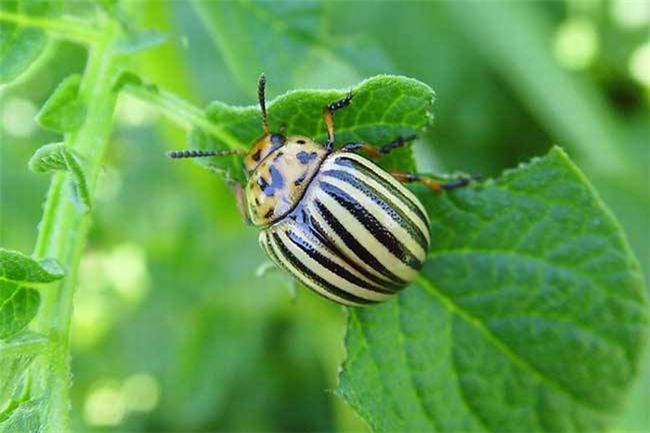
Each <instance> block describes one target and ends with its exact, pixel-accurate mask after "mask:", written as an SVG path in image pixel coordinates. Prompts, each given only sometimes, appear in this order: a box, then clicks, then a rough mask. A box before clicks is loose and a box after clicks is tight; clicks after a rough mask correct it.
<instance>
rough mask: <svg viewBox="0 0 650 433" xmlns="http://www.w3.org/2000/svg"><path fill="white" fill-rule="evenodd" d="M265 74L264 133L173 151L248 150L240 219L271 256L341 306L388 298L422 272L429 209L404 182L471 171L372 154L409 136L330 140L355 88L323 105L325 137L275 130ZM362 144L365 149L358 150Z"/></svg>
mask: <svg viewBox="0 0 650 433" xmlns="http://www.w3.org/2000/svg"><path fill="white" fill-rule="evenodd" d="M265 85H266V79H265V77H264V75H263V74H262V75H261V76H260V79H259V82H258V97H259V106H260V111H261V117H262V127H263V135H262V136H261V137H260V138H259V139H257V140H256V141H255V142H254V144H253V146H252V148H251V149H250V150H249V151H248V152H243V151H237V150H228V151H201V150H184V151H173V152H170V153H169V154H168V155H169V156H170V157H171V158H195V157H211V156H223V155H232V154H241V155H242V156H244V165H245V169H246V173H247V175H248V181H247V184H246V186H245V187H244V188H242V186H241V185H239V184H236V185H234V187H235V193H236V195H237V203H238V204H239V207H240V211H241V212H242V215H243V216H244V218H245V219H246V220H247V221H249V222H250V223H252V224H253V225H255V226H257V227H259V228H260V234H259V243H260V246H261V247H262V249H263V250H264V252H265V253H266V254H267V255H268V257H269V258H270V259H271V260H272V261H273V262H275V264H277V265H278V266H279V267H281V268H283V269H284V270H286V271H287V272H289V273H290V274H291V275H293V276H294V277H295V278H297V279H298V280H299V281H300V282H302V283H303V284H304V285H306V286H307V287H309V288H311V289H312V290H314V291H315V292H316V293H318V294H320V295H322V296H324V297H326V298H328V299H330V300H333V301H335V302H338V303H340V304H345V305H356V306H359V305H367V304H373V303H378V302H381V301H384V300H386V299H388V298H389V297H391V296H392V295H394V294H396V293H397V292H398V291H400V290H401V289H403V288H404V287H405V286H406V285H407V284H408V283H409V282H411V281H412V280H413V279H414V278H415V277H416V276H417V274H418V272H419V271H420V269H421V267H422V265H423V263H424V261H425V259H426V255H427V251H428V248H429V242H430V235H429V217H428V215H427V212H426V210H425V208H424V206H423V205H422V203H421V202H420V200H418V198H417V197H416V196H415V195H414V194H413V193H411V191H409V190H408V189H407V188H405V187H404V186H403V185H402V184H401V183H404V182H421V183H423V184H425V185H427V186H428V187H429V188H431V189H432V190H433V191H435V192H440V191H442V190H445V189H452V188H457V187H460V186H464V185H466V184H467V183H468V182H469V180H470V179H469V178H460V179H458V180H456V181H453V182H450V183H445V184H443V183H440V182H439V181H438V180H435V179H433V178H430V177H423V176H418V175H415V174H409V173H402V172H387V171H385V170H384V169H382V168H381V167H379V166H378V165H377V164H375V163H374V162H372V161H371V160H370V159H369V158H374V159H377V158H379V157H380V156H382V155H385V154H387V153H389V152H391V151H392V150H394V149H397V148H398V147H401V146H403V145H404V144H406V143H407V142H408V141H410V140H412V139H414V138H415V137H414V136H410V137H397V138H396V139H395V140H394V141H393V142H391V143H389V144H387V145H384V146H383V147H379V148H377V147H374V146H371V145H367V144H364V143H348V144H345V145H344V146H342V147H341V148H340V149H338V150H336V149H335V128H334V113H335V112H336V111H337V110H340V109H342V108H344V107H346V106H347V105H349V104H350V102H351V101H352V98H353V94H352V93H351V92H350V93H349V94H348V95H347V96H345V97H344V98H342V99H340V100H338V101H335V102H333V103H331V104H329V105H327V106H326V107H324V109H323V119H324V122H325V127H326V130H327V142H326V143H325V144H324V145H321V144H319V143H316V142H315V141H314V140H313V139H311V138H309V137H303V136H299V135H288V136H285V135H284V134H283V133H272V132H271V131H270V130H269V123H268V119H267V114H266V102H265V101H266V100H265ZM360 150H361V151H363V152H364V153H365V154H366V155H367V156H368V157H369V158H368V157H364V156H361V155H359V154H358V153H357V152H358V151H360Z"/></svg>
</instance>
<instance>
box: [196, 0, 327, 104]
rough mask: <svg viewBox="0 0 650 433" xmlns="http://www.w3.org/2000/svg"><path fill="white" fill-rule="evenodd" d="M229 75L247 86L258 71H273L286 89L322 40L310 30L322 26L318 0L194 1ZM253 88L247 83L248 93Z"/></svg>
mask: <svg viewBox="0 0 650 433" xmlns="http://www.w3.org/2000/svg"><path fill="white" fill-rule="evenodd" d="M192 4H193V6H194V7H195V9H196V11H197V13H198V15H199V17H200V18H201V19H202V21H203V24H204V25H205V26H206V28H207V30H208V32H209V34H210V36H211V37H212V39H213V41H214V43H215V44H216V45H217V47H218V49H219V50H220V51H221V54H222V57H223V60H224V62H225V63H226V65H227V67H228V68H229V69H230V71H231V73H232V75H233V77H234V78H235V79H237V80H238V81H239V83H240V84H241V85H242V86H243V87H244V90H246V89H248V88H247V87H246V86H248V83H254V82H255V80H256V78H257V76H258V75H259V74H260V72H262V71H265V72H267V73H268V74H269V77H275V78H274V79H273V81H272V82H271V83H269V85H270V86H271V87H272V88H273V89H276V88H277V89H288V88H291V87H293V86H294V84H296V76H297V75H302V74H303V73H304V71H303V67H304V66H305V65H306V64H307V62H308V61H310V60H311V58H312V56H313V55H315V54H316V53H317V52H316V50H313V51H312V46H314V45H315V46H320V47H321V53H322V51H323V50H324V47H323V44H322V43H321V41H320V40H319V39H318V38H317V37H316V36H315V32H316V31H318V30H319V29H320V27H321V19H322V15H323V14H322V9H323V7H322V5H321V4H320V3H319V2H313V1H310V2H306V1H295V2H273V3H266V2H259V1H233V2H220V3H215V2H212V1H207V0H196V1H194V2H193V3H192ZM254 93H255V87H254V86H253V87H250V92H249V94H251V95H253V94H254Z"/></svg>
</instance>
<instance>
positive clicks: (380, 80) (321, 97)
mask: <svg viewBox="0 0 650 433" xmlns="http://www.w3.org/2000/svg"><path fill="white" fill-rule="evenodd" d="M254 84H255V83H251V85H254ZM350 90H351V91H352V92H353V94H354V95H355V96H354V98H353V99H352V103H351V104H350V105H349V106H348V107H346V108H344V109H342V110H340V111H338V112H337V113H336V115H335V123H336V138H337V143H338V144H339V145H342V144H344V143H348V142H352V141H354V142H363V143H369V144H372V145H376V146H381V145H384V144H387V143H390V142H391V141H393V140H394V139H395V138H397V137H398V136H404V137H406V136H409V135H412V134H417V133H420V132H422V130H423V129H424V128H426V127H427V126H429V124H430V123H431V120H432V118H433V116H432V114H431V110H432V108H433V101H434V96H435V95H434V92H433V90H432V89H431V88H430V87H429V86H427V85H426V84H424V83H421V82H419V81H417V80H414V79H411V78H405V77H399V76H387V75H381V76H376V77H373V78H370V79H368V80H365V81H363V82H362V83H360V84H359V85H357V86H356V87H354V88H353V89H346V90H295V91H291V92H289V93H286V94H285V95H282V96H279V97H278V98H276V99H274V100H273V101H271V102H270V103H269V104H268V113H269V122H270V125H271V129H272V130H274V131H277V130H279V128H280V125H282V124H285V125H286V131H287V134H289V135H293V134H299V135H305V136H307V137H312V138H315V139H316V140H318V141H319V142H321V143H323V142H324V140H325V137H326V134H325V126H324V123H323V116H322V113H323V107H325V106H326V105H328V104H330V103H331V102H333V101H335V100H337V99H339V98H342V97H343V96H345V95H346V94H347V93H348V92H349V91H350ZM206 112H207V116H208V118H209V119H210V120H211V121H213V122H215V123H216V124H219V125H221V126H222V127H223V128H224V129H225V130H226V132H227V133H229V135H230V136H234V137H237V138H238V139H239V141H241V142H242V143H245V144H246V145H247V146H248V145H250V144H252V143H253V141H254V140H255V139H256V138H258V137H259V136H260V135H261V134H262V126H261V121H260V111H259V108H258V107H257V106H249V107H232V106H229V105H226V104H223V103H221V102H213V103H211V104H210V105H209V106H208V108H207V110H206ZM212 138H213V141H212V144H210V145H209V146H208V147H207V148H208V149H211V150H213V149H214V150H218V149H221V148H223V146H225V143H224V142H223V141H221V140H220V139H219V137H216V136H215V137H212ZM382 163H383V165H384V166H385V167H389V168H395V169H400V170H405V171H412V170H414V168H415V167H414V164H413V161H412V158H411V150H410V148H409V147H405V148H404V149H400V150H398V151H396V152H395V153H394V155H391V157H390V158H387V159H386V160H385V161H382Z"/></svg>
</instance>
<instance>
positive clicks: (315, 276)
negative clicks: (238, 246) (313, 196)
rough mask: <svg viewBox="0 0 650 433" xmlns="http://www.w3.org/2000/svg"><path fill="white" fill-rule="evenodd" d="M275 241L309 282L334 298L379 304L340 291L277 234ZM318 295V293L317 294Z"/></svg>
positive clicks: (358, 302) (283, 254)
mask: <svg viewBox="0 0 650 433" xmlns="http://www.w3.org/2000/svg"><path fill="white" fill-rule="evenodd" d="M272 236H273V240H274V245H275V246H276V247H277V248H278V249H279V250H280V252H281V253H282V256H283V257H284V258H286V259H287V261H289V263H291V265H292V266H293V267H295V268H296V269H297V270H298V271H300V272H301V274H302V275H304V276H305V277H306V278H307V279H308V280H310V281H312V282H314V283H316V284H318V286H319V287H322V288H323V289H324V290H325V291H327V292H328V293H330V294H332V295H333V296H336V297H338V298H341V299H345V300H346V301H349V302H353V303H355V304H374V303H377V301H373V300H371V299H365V298H361V297H359V296H355V295H353V294H352V293H348V292H346V291H344V290H341V289H339V288H338V287H336V286H334V285H332V284H330V283H329V282H327V281H326V280H325V279H323V278H322V277H321V276H320V275H318V274H316V273H314V272H312V271H311V270H310V269H309V268H307V266H305V264H304V263H303V262H301V261H300V260H299V259H298V258H297V257H296V256H295V255H293V253H292V252H291V251H290V250H289V248H288V247H287V246H286V245H285V244H284V242H282V240H281V239H280V237H279V236H278V235H277V234H276V233H273V235H272ZM317 293H318V292H317ZM330 299H332V300H334V301H336V298H330Z"/></svg>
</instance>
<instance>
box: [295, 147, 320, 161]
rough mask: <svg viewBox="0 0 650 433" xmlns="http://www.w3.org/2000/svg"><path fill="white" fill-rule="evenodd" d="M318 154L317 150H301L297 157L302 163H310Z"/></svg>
mask: <svg viewBox="0 0 650 433" xmlns="http://www.w3.org/2000/svg"><path fill="white" fill-rule="evenodd" d="M317 156H318V153H316V152H305V151H304V150H301V151H300V152H298V153H297V154H296V158H298V161H300V163H301V164H308V163H309V162H310V161H313V160H314V159H316V157H317Z"/></svg>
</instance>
